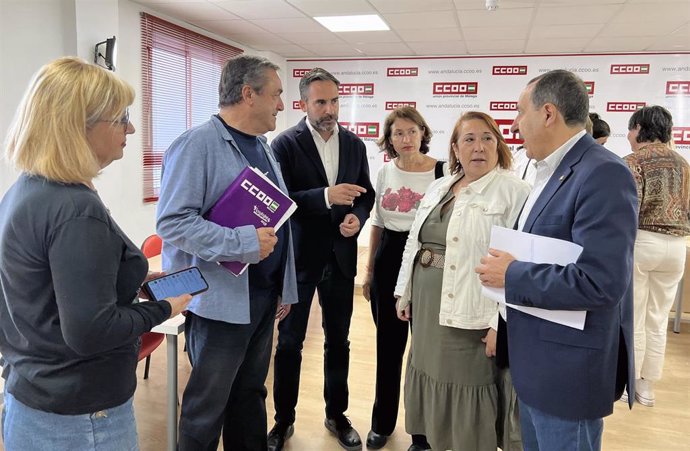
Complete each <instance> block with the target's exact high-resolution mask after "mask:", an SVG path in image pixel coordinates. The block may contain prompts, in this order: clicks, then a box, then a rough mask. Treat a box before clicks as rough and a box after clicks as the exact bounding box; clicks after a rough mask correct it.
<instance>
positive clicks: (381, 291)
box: [370, 229, 408, 435]
mask: <svg viewBox="0 0 690 451" xmlns="http://www.w3.org/2000/svg"><path fill="white" fill-rule="evenodd" d="M407 235H408V232H394V231H392V230H388V229H383V233H382V235H381V241H380V243H379V247H378V249H377V250H376V255H375V256H374V272H373V275H372V283H371V289H370V293H371V314H372V316H373V318H374V323H375V324H376V397H375V399H374V407H373V409H372V412H371V429H372V430H373V431H374V432H376V433H377V434H383V435H391V434H392V433H393V431H394V430H395V423H396V421H397V419H398V404H399V402H400V380H401V375H402V362H403V354H405V346H406V345H407V334H408V323H407V322H405V321H400V319H398V316H397V314H396V311H395V302H396V299H395V297H394V296H393V291H394V289H395V284H396V282H397V280H398V273H399V272H400V265H401V264H402V255H403V251H404V249H405V242H406V241H407Z"/></svg>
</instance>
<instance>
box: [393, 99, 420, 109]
mask: <svg viewBox="0 0 690 451" xmlns="http://www.w3.org/2000/svg"><path fill="white" fill-rule="evenodd" d="M404 106H411V107H412V108H417V102H410V101H406V100H398V101H392V102H386V111H390V110H394V109H396V108H402V107H404Z"/></svg>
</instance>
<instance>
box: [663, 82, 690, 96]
mask: <svg viewBox="0 0 690 451" xmlns="http://www.w3.org/2000/svg"><path fill="white" fill-rule="evenodd" d="M666 95H667V96H687V95H690V81H676V80H674V81H667V82H666Z"/></svg>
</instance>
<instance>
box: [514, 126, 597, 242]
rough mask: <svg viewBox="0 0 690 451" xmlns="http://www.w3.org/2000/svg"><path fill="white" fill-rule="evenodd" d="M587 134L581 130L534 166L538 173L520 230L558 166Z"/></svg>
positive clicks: (526, 203)
mask: <svg viewBox="0 0 690 451" xmlns="http://www.w3.org/2000/svg"><path fill="white" fill-rule="evenodd" d="M585 133H587V132H586V131H585V130H580V131H579V132H578V133H576V134H575V136H573V137H572V138H570V139H569V140H567V141H566V142H565V143H564V144H563V145H562V146H561V147H559V148H558V149H556V151H555V152H553V153H552V154H551V155H549V156H548V157H546V158H544V159H543V160H541V161H537V162H536V163H534V166H535V167H536V168H537V173H536V175H535V176H534V185H533V186H532V192H530V193H529V197H528V198H527V202H525V208H523V209H522V213H521V214H520V219H519V220H518V230H522V229H524V227H525V222H527V217H528V216H529V214H530V212H531V211H532V207H534V204H535V203H536V202H537V199H539V195H541V192H542V191H544V187H545V186H546V184H547V183H548V181H549V179H551V177H552V176H553V174H554V172H556V168H558V165H559V164H561V161H563V157H565V154H567V153H568V151H569V150H570V149H572V148H573V146H574V145H575V143H576V142H578V141H579V140H580V138H582V137H583V136H585Z"/></svg>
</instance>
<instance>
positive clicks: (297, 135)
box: [268, 68, 374, 451]
mask: <svg viewBox="0 0 690 451" xmlns="http://www.w3.org/2000/svg"><path fill="white" fill-rule="evenodd" d="M338 85H339V82H338V80H337V79H336V78H335V77H334V76H333V75H332V74H330V73H329V72H327V71H325V70H323V69H320V68H316V69H312V70H311V71H309V72H308V73H307V74H305V75H304V77H302V79H301V80H300V85H299V86H300V97H301V99H300V106H301V108H302V111H304V112H305V113H307V117H306V118H304V119H302V120H301V121H300V122H299V123H298V124H297V125H295V126H294V127H292V128H290V129H288V130H285V131H284V132H283V133H281V134H280V135H279V136H278V137H277V138H276V139H275V140H273V142H272V143H271V148H272V149H273V150H274V152H275V153H276V157H277V158H278V161H280V166H281V169H282V171H283V175H284V176H285V183H286V184H287V187H288V189H289V191H290V197H292V199H293V200H294V201H295V202H296V203H297V207H298V208H297V211H296V212H295V215H294V217H293V222H292V227H293V231H294V232H295V259H296V262H297V263H296V265H297V268H298V269H297V283H298V292H299V303H298V304H296V305H295V306H294V307H293V309H292V313H291V314H290V316H289V317H288V318H287V319H286V320H285V321H283V322H281V323H280V324H279V326H278V346H277V348H276V356H275V364H274V370H275V375H274V379H273V400H274V401H275V408H276V415H275V419H276V424H275V427H274V428H273V429H272V430H271V432H270V434H269V436H268V448H269V450H270V451H280V450H282V449H283V445H284V444H285V440H287V439H288V438H289V437H290V435H292V433H293V431H294V426H293V424H294V422H295V407H296V406H297V397H298V394H299V375H300V369H301V362H302V344H303V342H304V339H305V336H306V332H307V322H308V320H309V311H310V308H311V302H312V298H313V297H314V292H315V291H317V292H318V294H319V305H320V306H321V313H322V316H323V321H322V325H323V329H324V335H325V345H324V399H325V401H326V412H325V413H326V418H325V426H326V428H327V429H328V430H329V431H331V432H332V433H333V434H334V435H336V436H337V439H338V443H339V444H340V445H341V446H342V447H343V448H345V449H347V450H358V449H361V448H362V441H361V439H360V437H359V434H358V433H357V431H356V430H355V429H354V428H353V427H352V425H351V424H350V421H349V420H348V419H347V417H345V411H346V410H347V406H348V387H347V375H348V369H349V360H350V342H349V341H348V335H349V332H350V320H351V318H352V307H353V295H354V278H355V273H356V272H357V235H358V234H359V231H360V230H361V228H362V227H363V226H364V222H365V221H366V220H367V219H368V218H369V211H370V210H371V208H372V206H373V205H374V189H373V188H372V186H371V181H370V179H369V164H368V161H367V152H366V148H365V146H364V143H363V142H362V140H361V139H359V138H358V137H357V136H356V135H355V134H354V133H352V132H350V131H349V130H347V129H345V128H343V127H342V126H340V125H338V109H339V94H338Z"/></svg>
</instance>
